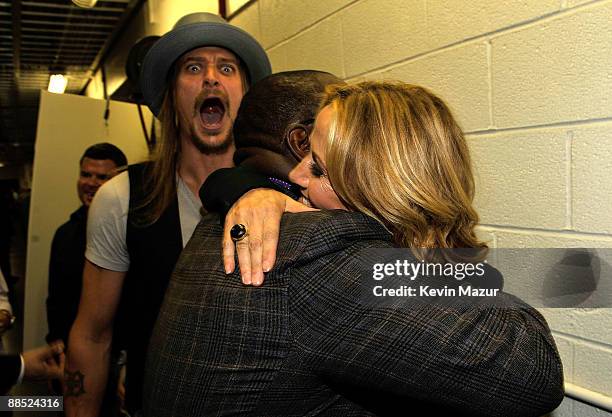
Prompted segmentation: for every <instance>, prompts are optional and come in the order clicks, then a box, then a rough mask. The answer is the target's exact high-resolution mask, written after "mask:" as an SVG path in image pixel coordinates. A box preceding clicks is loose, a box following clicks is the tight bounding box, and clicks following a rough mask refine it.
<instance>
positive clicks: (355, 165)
mask: <svg viewBox="0 0 612 417" xmlns="http://www.w3.org/2000/svg"><path fill="white" fill-rule="evenodd" d="M327 105H331V106H332V108H333V110H334V111H333V115H332V120H331V124H330V132H329V137H328V142H327V147H326V160H327V164H326V165H327V170H328V174H329V179H330V182H331V184H332V187H333V189H334V191H335V192H336V194H337V195H338V197H339V198H340V199H341V200H342V202H343V203H344V204H345V205H346V206H347V207H348V208H349V209H352V210H356V211H360V212H362V213H365V214H367V215H369V216H372V217H374V218H375V219H377V220H378V221H380V222H381V223H383V224H384V225H385V227H386V228H387V229H388V230H389V231H390V232H391V233H392V234H393V238H394V241H395V243H396V244H398V245H399V246H402V247H410V248H482V249H483V250H484V251H486V247H487V245H486V244H485V243H483V242H481V241H479V240H478V238H477V237H476V235H475V232H474V227H475V226H476V224H477V223H478V214H477V213H476V211H475V210H474V207H473V206H472V201H473V199H474V177H473V174H472V168H471V162H470V155H469V151H468V146H467V143H466V140H465V138H464V136H463V133H462V131H461V129H460V127H459V125H458V124H457V122H456V121H455V119H454V118H453V116H452V114H451V111H450V109H449V108H448V106H447V105H446V104H445V103H444V102H443V101H442V100H441V99H440V98H438V97H437V96H435V95H434V94H432V93H431V92H430V91H428V90H426V89H425V88H423V87H419V86H416V85H410V84H405V83H400V82H361V83H358V84H354V85H347V86H345V85H342V86H331V87H330V88H328V89H327V91H326V96H325V99H324V101H323V103H322V107H325V106H327ZM424 257H428V256H424Z"/></svg>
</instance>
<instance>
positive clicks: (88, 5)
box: [72, 0, 98, 9]
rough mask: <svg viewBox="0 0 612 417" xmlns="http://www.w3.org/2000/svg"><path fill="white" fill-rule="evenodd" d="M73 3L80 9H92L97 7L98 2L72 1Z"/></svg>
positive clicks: (90, 0)
mask: <svg viewBox="0 0 612 417" xmlns="http://www.w3.org/2000/svg"><path fill="white" fill-rule="evenodd" d="M72 2H73V3H74V4H76V5H77V6H79V7H84V8H86V9H90V8H92V7H94V6H95V5H96V3H97V2H98V0H72Z"/></svg>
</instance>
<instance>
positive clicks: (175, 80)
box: [65, 13, 271, 416]
mask: <svg viewBox="0 0 612 417" xmlns="http://www.w3.org/2000/svg"><path fill="white" fill-rule="evenodd" d="M270 73H271V68H270V62H269V60H268V57H267V56H266V53H265V51H264V50H263V48H262V47H261V46H260V45H259V43H258V42H257V41H256V40H255V39H254V38H253V37H252V36H251V35H249V34H248V33H246V32H244V31H243V30H241V29H239V28H237V27H235V26H232V25H230V24H229V23H227V22H226V21H225V20H223V19H222V18H220V17H219V16H216V15H213V14H210V13H194V14H190V15H187V16H184V17H183V18H181V19H180V20H179V21H178V22H177V23H176V25H175V26H174V28H173V29H172V30H171V31H170V32H168V33H166V34H165V35H164V36H162V37H161V38H160V39H159V40H158V41H157V42H156V43H155V44H154V45H153V46H152V47H151V49H150V50H149V52H148V53H147V56H146V57H145V60H144V63H143V67H142V74H141V90H142V92H143V96H144V99H145V102H146V103H147V105H148V106H149V108H150V109H151V111H152V112H153V114H154V115H155V116H156V117H157V118H158V119H159V120H160V124H161V140H160V143H159V144H158V147H157V149H156V152H155V156H154V157H153V158H152V160H151V161H150V162H147V163H145V164H138V165H134V166H130V168H129V169H128V171H127V172H125V173H123V174H121V175H118V176H117V177H115V178H113V180H111V181H109V182H107V183H106V184H105V185H104V186H103V187H102V188H100V190H98V193H97V194H96V197H95V199H94V201H93V202H92V205H91V207H90V213H89V221H88V226H87V250H86V253H85V257H86V262H85V269H84V272H83V292H82V295H81V304H80V307H79V313H78V316H77V319H76V321H75V324H74V326H73V328H72V330H71V333H70V339H69V340H70V351H69V352H68V359H67V363H66V372H65V386H66V392H65V404H66V411H67V415H68V416H76V415H78V416H96V415H98V413H99V405H100V401H101V398H102V395H103V390H104V387H105V385H106V377H107V370H108V356H109V352H110V346H111V344H112V343H113V340H112V337H113V336H112V335H113V326H114V325H115V326H116V325H117V323H120V329H119V333H118V334H120V335H122V337H121V338H120V339H121V340H120V343H121V347H122V348H125V349H126V350H127V362H128V365H127V377H126V402H125V408H126V410H127V411H128V412H129V413H130V414H131V415H135V414H138V412H139V410H140V409H141V406H142V404H141V402H142V378H143V373H144V363H145V353H146V349H147V345H148V343H149V339H150V336H151V331H152V329H153V325H154V324H155V320H156V318H157V314H158V311H159V309H160V306H161V303H162V300H163V296H164V292H165V290H166V287H167V283H168V280H169V277H170V274H171V273H172V270H173V268H174V265H175V263H176V261H177V259H178V256H179V254H180V252H181V250H182V248H183V247H184V246H185V244H187V241H188V240H189V238H190V237H191V234H192V233H193V231H194V229H195V226H196V225H197V223H198V222H199V220H200V210H201V203H200V201H199V199H198V197H197V196H198V190H199V188H200V186H201V185H202V183H203V182H204V180H205V179H206V178H207V177H208V175H209V174H210V173H212V172H213V171H215V170H216V169H218V168H223V167H229V166H232V156H233V153H234V143H233V137H232V134H231V130H232V124H233V122H234V120H235V118H236V114H237V111H238V107H239V105H240V102H241V100H242V96H243V95H244V93H245V91H246V90H247V88H248V86H249V85H250V84H251V83H254V82H256V81H258V80H259V79H261V78H263V77H265V76H267V75H269V74H270ZM116 334H117V333H116ZM115 343H116V341H115Z"/></svg>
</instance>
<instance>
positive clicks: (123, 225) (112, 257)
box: [85, 172, 130, 272]
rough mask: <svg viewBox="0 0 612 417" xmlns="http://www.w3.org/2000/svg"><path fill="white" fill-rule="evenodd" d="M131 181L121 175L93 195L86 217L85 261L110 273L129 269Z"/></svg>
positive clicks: (126, 176)
mask: <svg viewBox="0 0 612 417" xmlns="http://www.w3.org/2000/svg"><path fill="white" fill-rule="evenodd" d="M129 204H130V181H129V178H128V173H127V172H122V173H121V174H119V175H117V176H116V177H114V178H112V179H111V180H110V181H108V182H107V183H105V184H104V185H103V186H102V187H100V189H99V190H98V191H97V192H96V195H95V197H94V199H93V201H92V202H91V206H90V207H89V213H88V215H87V248H86V250H85V258H87V260H88V261H90V262H91V263H93V264H95V265H97V266H100V267H102V268H105V269H110V270H111V271H117V272H126V271H127V270H128V269H129V267H130V256H129V254H128V251H127V244H126V234H127V215H128V210H129Z"/></svg>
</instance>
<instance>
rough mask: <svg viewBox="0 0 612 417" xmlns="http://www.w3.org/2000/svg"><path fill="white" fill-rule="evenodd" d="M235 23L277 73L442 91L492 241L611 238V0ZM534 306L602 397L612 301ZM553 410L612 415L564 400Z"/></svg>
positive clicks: (428, 0) (303, 6)
mask: <svg viewBox="0 0 612 417" xmlns="http://www.w3.org/2000/svg"><path fill="white" fill-rule="evenodd" d="M232 23H234V24H236V25H238V26H240V27H242V28H244V29H246V30H248V31H249V32H250V33H252V34H253V35H254V36H255V37H256V38H257V39H258V40H259V41H260V42H261V43H262V45H263V46H264V47H265V49H266V50H267V52H268V54H269V56H270V58H271V60H272V64H273V68H274V70H275V71H283V70H291V69H303V68H312V69H320V70H325V71H330V72H333V73H335V74H337V75H339V76H341V77H343V78H345V79H346V80H349V81H356V80H360V79H400V80H403V81H407V82H411V83H416V84H422V85H424V86H427V87H429V88H430V89H432V90H433V91H435V92H436V93H438V94H439V95H440V96H442V97H443V98H445V99H446V101H447V102H448V103H449V104H450V105H451V107H452V108H453V110H454V112H455V114H456V116H457V118H458V119H459V121H460V123H461V124H462V127H463V129H464V131H465V132H466V134H467V137H468V140H469V143H470V147H471V151H472V157H473V161H474V165H475V169H476V176H477V187H478V189H477V196H476V206H477V208H478V210H479V213H480V216H481V226H480V230H479V233H480V234H481V235H482V236H483V237H484V238H486V239H487V240H488V241H489V243H490V245H491V246H492V247H544V248H546V247H564V248H565V247H567V248H570V247H585V248H612V0H595V1H592V0H591V1H588V0H505V1H502V0H494V1H492V0H472V1H464V0H445V1H442V0H326V1H307V0H256V1H253V2H251V3H250V5H249V6H248V7H247V8H246V9H244V10H243V11H241V12H240V13H239V14H238V15H237V16H235V17H234V18H233V19H232ZM602 279H612V277H602ZM542 312H543V313H544V315H545V316H546V317H547V319H548V321H549V324H550V326H551V328H552V329H553V333H554V336H555V338H556V340H557V342H558V346H559V350H560V352H561V355H562V357H563V361H564V370H565V377H566V381H567V382H571V383H573V384H575V385H578V386H580V387H582V388H586V389H588V390H591V391H594V392H597V393H601V394H604V395H607V396H610V397H612V338H611V336H610V335H611V334H612V309H592V310H585V309H543V310H542ZM553 415H554V416H558V417H565V416H571V415H575V416H581V417H585V416H601V415H612V413H608V412H605V411H601V410H598V409H595V408H593V407H589V406H588V405H584V404H582V403H580V402H578V401H573V400H570V399H567V400H566V401H565V402H564V403H563V405H562V406H561V407H560V408H559V409H558V410H556V411H555V412H554V414H553Z"/></svg>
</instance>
